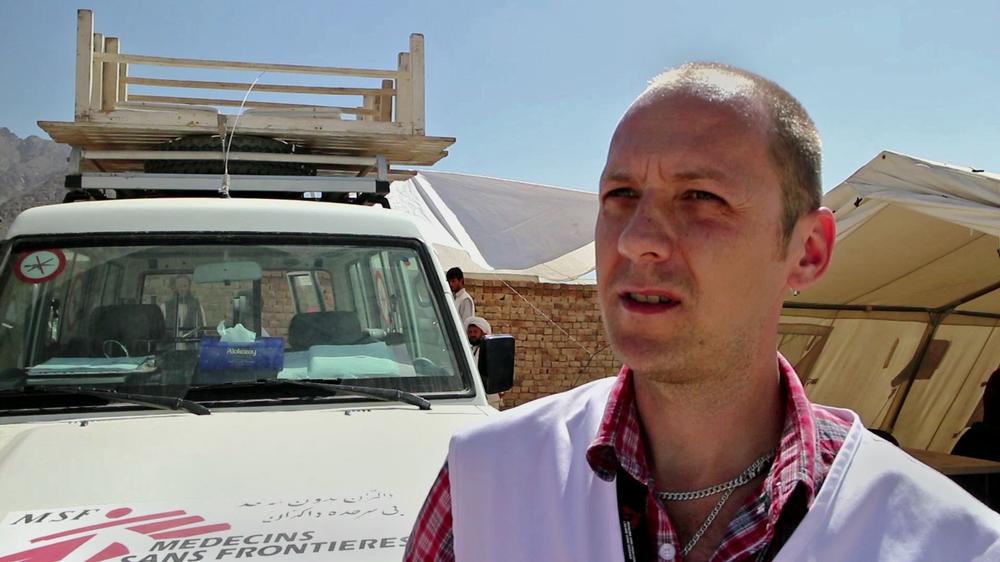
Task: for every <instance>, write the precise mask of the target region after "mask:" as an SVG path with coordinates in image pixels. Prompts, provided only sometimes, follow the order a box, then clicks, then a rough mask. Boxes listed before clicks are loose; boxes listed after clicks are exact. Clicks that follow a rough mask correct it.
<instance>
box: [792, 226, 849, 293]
mask: <svg viewBox="0 0 1000 562" xmlns="http://www.w3.org/2000/svg"><path fill="white" fill-rule="evenodd" d="M792 236H793V237H794V241H795V242H793V244H796V243H797V244H801V245H800V246H799V251H798V261H796V262H795V263H793V264H791V270H790V272H789V275H788V287H789V288H791V289H793V290H796V291H802V290H805V289H807V288H808V287H810V286H811V285H813V284H814V283H816V282H817V281H819V280H820V278H821V277H823V274H824V273H826V269H827V268H828V267H829V266H830V258H831V256H833V245H834V242H835V241H836V238H837V221H836V219H834V218H833V211H831V210H830V209H827V208H826V207H821V208H819V209H816V210H815V211H813V212H811V213H809V214H808V215H806V216H804V217H802V218H801V219H800V220H799V224H798V225H796V227H795V232H794V233H793V234H792Z"/></svg>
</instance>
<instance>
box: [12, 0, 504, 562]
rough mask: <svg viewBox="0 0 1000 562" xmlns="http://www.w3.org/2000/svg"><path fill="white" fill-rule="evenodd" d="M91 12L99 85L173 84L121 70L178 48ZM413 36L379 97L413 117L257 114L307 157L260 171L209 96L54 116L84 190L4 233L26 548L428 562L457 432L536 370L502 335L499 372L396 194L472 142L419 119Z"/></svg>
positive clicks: (140, 560) (86, 32)
mask: <svg viewBox="0 0 1000 562" xmlns="http://www.w3.org/2000/svg"><path fill="white" fill-rule="evenodd" d="M79 17H80V27H81V30H80V32H79V33H78V39H79V41H78V44H79V45H82V46H81V47H79V48H78V67H77V71H78V78H79V77H80V76H79V75H80V73H81V72H83V73H86V71H87V70H88V69H95V68H99V67H100V68H102V70H103V71H104V75H103V76H104V78H107V77H108V76H109V75H110V74H112V73H113V74H114V75H115V76H116V78H119V79H121V80H123V81H129V83H143V80H145V81H147V82H145V83H148V80H152V79H148V78H143V79H137V78H135V77H131V76H130V75H129V73H128V72H127V71H124V70H122V69H121V68H120V67H119V66H116V65H125V64H128V63H129V62H130V60H131V62H133V63H134V62H135V61H136V60H142V61H143V63H144V64H149V63H150V62H151V61H152V62H154V63H155V62H156V59H157V57H138V56H136V55H121V54H120V53H119V52H118V50H117V48H116V49H114V51H115V55H114V57H107V56H103V55H102V54H101V51H103V53H104V54H107V53H108V52H109V51H111V50H112V49H110V48H104V49H101V50H100V51H99V50H97V49H96V48H95V44H96V43H89V44H85V43H88V42H89V40H91V39H92V38H93V37H94V35H93V33H92V29H90V27H89V26H92V19H91V18H92V15H91V14H90V12H88V11H81V12H80V14H79ZM115 44H117V40H115ZM102 46H103V47H108V44H107V42H105V43H104V44H102ZM413 46H414V42H413V39H412V38H411V53H410V55H411V56H412V58H411V56H407V57H402V56H401V57H400V61H401V63H404V62H405V63H406V65H403V64H401V67H402V68H400V69H397V70H396V71H392V72H391V73H389V74H390V75H391V78H388V79H386V80H388V81H391V82H392V83H391V84H387V83H386V81H383V83H382V84H381V85H380V86H379V87H378V88H376V90H377V92H376V93H374V94H371V96H372V97H373V98H374V97H379V96H390V97H392V98H393V100H392V101H394V102H395V103H396V107H397V110H396V112H392V111H390V112H385V110H384V107H383V106H381V105H380V104H381V103H382V102H381V101H378V102H373V101H370V99H369V98H366V99H365V102H364V105H363V106H362V107H361V108H360V109H366V108H367V109H369V110H371V111H370V112H363V113H361V114H359V115H360V116H361V117H364V116H371V117H373V119H372V120H365V119H364V118H359V119H357V120H347V119H342V118H341V117H340V115H343V114H345V111H343V110H344V109H345V108H339V109H337V110H330V111H324V110H321V109H313V110H308V111H306V113H308V115H305V116H303V115H302V111H303V110H302V108H298V107H296V108H285V109H288V110H289V111H287V112H284V111H277V112H274V111H272V109H273V108H269V109H268V111H267V112H264V113H263V114H258V115H253V114H250V113H247V114H246V115H244V116H243V117H242V118H241V119H243V120H244V121H242V122H243V123H244V124H246V125H247V127H246V129H243V134H247V135H248V136H249V137H253V138H256V139H260V140H257V141H255V140H253V138H250V140H249V141H248V140H247V138H243V139H242V140H241V137H237V141H236V145H237V146H241V145H243V146H249V145H253V144H254V143H257V144H262V145H265V146H266V145H267V144H268V143H273V142H282V143H285V144H287V145H288V146H289V147H290V150H289V151H288V152H286V153H284V154H274V153H251V152H249V151H248V152H245V153H241V152H240V151H239V150H236V151H235V152H230V153H229V154H228V159H229V161H230V162H231V163H229V164H228V165H229V167H230V171H232V170H233V169H234V168H235V169H239V165H235V164H234V163H237V162H243V165H244V166H246V168H244V169H243V172H245V173H239V172H237V173H233V174H232V175H228V174H226V173H225V171H224V170H218V169H214V168H212V167H211V166H212V165H215V166H220V165H222V166H225V165H226V164H223V161H222V159H223V158H226V155H225V152H224V151H223V150H221V149H220V150H218V151H215V152H213V151H212V150H210V149H205V148H200V147H202V146H204V147H211V146H212V145H213V144H214V143H218V145H221V144H222V141H223V140H228V139H230V138H232V134H233V133H232V127H231V126H230V122H229V120H230V119H232V118H233V116H223V115H222V114H221V113H217V114H216V116H215V119H216V126H218V125H219V124H222V125H224V128H225V129H226V130H224V131H222V132H221V133H218V134H217V136H214V137H213V136H212V135H210V134H208V133H207V132H206V131H205V130H204V129H203V128H199V127H201V125H200V123H199V121H198V119H200V118H203V117H205V115H199V114H207V113H209V110H208V109H206V108H203V107H196V108H195V109H186V108H184V107H180V105H183V104H182V103H181V102H178V99H177V98H171V100H170V102H169V103H167V102H164V101H162V100H161V101H148V100H146V101H138V102H136V101H135V98H136V97H139V96H132V97H131V99H132V100H133V102H134V103H141V104H143V105H140V106H129V105H123V104H127V103H128V102H123V98H126V99H129V97H128V96H126V95H125V94H126V93H127V89H119V88H120V86H119V85H115V84H111V83H109V82H105V83H104V84H103V86H104V95H108V93H109V92H112V91H113V92H114V95H115V96H116V97H117V99H116V101H115V103H114V104H111V105H110V106H108V105H107V104H106V102H104V101H102V100H101V99H97V100H95V99H93V96H95V95H97V96H98V97H100V94H99V93H96V94H95V87H94V83H95V80H98V79H97V78H94V77H93V76H91V78H90V80H89V81H87V82H86V83H87V86H88V87H87V88H84V87H83V86H82V84H84V81H82V80H78V84H77V85H78V89H77V94H78V98H79V97H81V96H83V93H84V92H82V90H89V91H88V92H86V93H89V94H90V98H88V99H87V100H86V101H85V102H83V105H82V106H80V107H83V108H84V111H82V112H78V113H77V117H76V119H75V121H74V122H73V123H49V122H46V123H42V126H43V127H44V128H46V130H47V131H49V132H50V134H51V135H52V136H53V138H55V139H56V140H57V141H62V142H68V143H69V144H70V145H71V146H72V147H73V155H74V156H73V166H74V169H73V170H72V173H71V175H70V176H69V177H68V178H67V185H68V186H69V187H70V188H71V189H70V190H68V194H69V195H68V197H67V200H68V201H69V202H65V203H61V204H56V205H51V206H47V207H38V208H34V209H30V210H28V211H26V212H24V213H22V214H21V215H20V216H19V217H18V218H17V219H16V220H15V222H14V223H13V224H12V225H11V226H10V228H9V230H8V232H7V236H6V239H5V240H4V242H3V247H2V260H3V261H2V270H0V562H43V561H46V562H49V561H59V560H80V561H100V560H119V561H122V562H167V561H171V562H188V561H200V560H245V559H260V558H266V559H273V560H293V561H303V562H306V561H310V560H372V561H375V560H398V559H399V558H400V557H401V556H402V553H403V549H404V548H405V544H406V537H407V535H408V534H409V531H410V529H411V527H412V524H413V521H414V519H415V517H416V515H417V511H418V510H419V508H420V505H421V503H422V500H423V498H424V495H425V494H426V492H427V490H428V488H429V486H430V484H431V483H432V481H433V479H434V477H435V475H436V474H437V471H438V470H439V469H440V467H441V462H442V460H443V458H444V455H445V452H446V447H447V442H448V439H449V437H450V435H451V434H452V432H453V431H454V430H455V429H456V428H459V427H461V426H465V425H467V424H470V423H477V422H479V421H481V420H483V419H485V418H486V417H487V416H490V415H492V414H494V413H495V410H493V409H492V408H490V407H489V406H488V404H487V401H486V394H487V393H488V392H489V393H492V392H498V391H503V390H506V389H508V388H510V386H511V383H512V377H513V340H512V339H511V338H510V337H509V336H494V337H492V338H488V339H487V340H486V341H485V342H484V343H483V344H482V347H481V349H480V353H479V361H478V366H477V365H474V364H473V355H472V354H471V353H470V349H469V344H468V341H467V338H466V337H465V334H464V329H463V326H462V324H461V322H460V319H459V318H458V316H457V313H456V311H455V308H454V305H453V302H452V298H451V295H450V293H449V292H448V290H447V284H446V282H445V279H444V275H443V273H442V269H441V265H440V264H439V263H438V262H437V260H436V258H435V256H434V253H433V251H432V248H431V246H430V245H429V244H428V242H427V241H426V240H425V238H424V237H423V236H422V235H421V232H420V229H419V228H418V226H417V225H416V224H414V223H413V222H412V221H410V220H408V219H407V218H406V217H404V216H401V215H400V214H399V213H397V212H394V211H392V210H390V209H386V208H383V207H382V206H381V205H371V203H373V202H380V201H382V199H384V192H385V188H386V186H387V185H388V181H389V180H390V179H391V178H392V177H393V174H395V173H400V172H394V171H393V170H391V169H390V168H389V162H390V158H389V157H388V156H387V153H388V154H389V155H391V154H392V153H393V151H396V153H397V156H396V157H395V158H392V159H391V160H392V163H396V162H399V161H403V162H416V163H422V162H424V161H426V160H428V159H433V158H435V157H438V158H439V157H440V156H443V154H444V153H443V150H441V148H440V145H441V144H442V142H444V141H448V140H449V139H444V141H441V140H438V141H433V140H431V141H429V140H428V139H434V138H433V137H423V136H422V117H421V119H420V121H421V130H419V132H417V128H416V127H415V125H414V117H413V113H414V111H413V109H414V108H415V107H416V105H411V106H410V113H409V114H408V115H406V114H405V111H404V112H403V113H404V116H403V119H402V120H397V119H395V118H393V115H394V113H395V115H398V113H399V110H398V107H399V106H401V105H403V104H410V102H411V101H412V99H407V98H406V96H407V95H411V96H412V88H413V82H414V81H415V80H413V72H412V69H413V67H414V66H415V65H414V64H413V62H414V61H413V59H414V58H417V55H419V57H420V59H421V60H420V65H419V66H420V68H421V72H422V54H421V53H419V52H413V51H415V49H413V48H412V47H413ZM417 46H418V47H419V45H417ZM81 49H82V50H83V51H84V54H85V55H89V58H88V57H83V56H81V53H80V50H81ZM87 49H89V51H87ZM404 59H408V60H404ZM177 60H179V59H169V61H170V62H171V64H176V61H177ZM161 62H162V61H161ZM189 62H190V61H189ZM201 62H206V61H201ZM208 62H212V63H215V64H217V65H229V66H230V67H232V66H239V65H240V64H249V63H227V62H224V61H208ZM109 65H110V66H109ZM267 66H279V65H267ZM285 66H288V65H285ZM311 68H312V67H311ZM286 70H287V69H286ZM299 70H301V68H300V69H299ZM335 70H338V71H344V70H350V69H343V68H339V69H335ZM368 72H369V73H371V72H375V71H368ZM379 72H383V71H379ZM385 73H388V71H385ZM385 73H383V74H385ZM379 77H382V76H379ZM420 79H421V80H422V76H421V77H420ZM406 80H409V82H410V83H409V84H404V83H403V82H404V81H406ZM213 84H216V85H217V84H220V82H213ZM419 87H420V89H421V95H420V96H419V97H420V103H419V105H420V106H421V108H420V113H422V83H420V84H419ZM407 88H410V90H411V94H407V93H406V92H407ZM345 89H346V88H345ZM358 90H360V89H358ZM337 95H344V94H337ZM364 95H365V96H368V95H369V94H364ZM147 97H149V96H147ZM400 97H402V99H400ZM215 101H218V100H215ZM79 103H81V100H80V99H78V104H79ZM196 103H198V104H203V103H205V101H204V99H199V100H198V101H197V102H196ZM157 104H162V105H163V106H162V107H160V106H158V105H157ZM80 107H78V109H80ZM108 107H110V108H108ZM279 109H282V108H279ZM189 112H194V113H189ZM334 113H335V114H336V115H337V117H336V118H334V117H333V115H334ZM135 114H139V115H135ZM178 115H181V121H179V123H181V124H180V125H177V124H176V123H172V122H170V119H175V118H176V117H177V116H178ZM192 116H193V117H197V118H196V119H188V118H189V117H192ZM387 116H388V117H389V119H390V120H389V121H386V120H385V118H386V117H387ZM380 119H381V120H380ZM407 119H408V120H409V122H407V121H406V120H407ZM137 123H138V125H137ZM276 124H277V125H280V126H281V128H280V130H279V128H278V127H277V125H276ZM366 126H367V128H366ZM372 126H374V127H372ZM268 127H270V134H269V135H267V136H264V135H263V134H262V131H266V130H267V129H268ZM406 127H409V129H408V132H407V133H405V134H404V133H401V132H400V131H402V130H403V129H405V128H406ZM387 128H394V129H399V130H400V131H396V132H391V133H386V132H384V131H383V129H387ZM241 129H242V128H241ZM164 137H169V138H168V139H167V140H166V141H164ZM364 138H367V139H368V141H367V144H364V143H362V142H361V140H362V139H364ZM95 139H97V140H95ZM178 139H179V140H178ZM190 139H196V140H193V141H192V140H190ZM206 139H209V140H206ZM275 139H278V140H277V141H275ZM351 142H354V143H355V144H350V143H351ZM177 143H180V144H181V145H182V147H181V148H177ZM324 143H325V144H324ZM394 143H395V144H394ZM218 145H216V146H218ZM421 146H424V147H426V146H433V147H436V148H434V150H436V151H437V153H434V154H431V156H427V151H426V150H425V151H424V153H423V155H422V154H421V153H420V150H421V149H420V147H421ZM330 147H333V148H330ZM344 147H348V148H347V149H345V148H344ZM351 147H353V148H351ZM401 147H402V148H401ZM415 147H416V148H415ZM192 148H193V149H192ZM300 148H305V149H307V150H308V152H309V154H302V153H301V152H296V151H297V150H299V149H300ZM404 149H405V150H404ZM406 150H409V151H410V154H409V156H406V155H405V154H404V152H405V151H406ZM151 153H152V154H151ZM168 153H169V154H168ZM151 163H154V164H151ZM254 166H256V167H257V168H258V169H259V170H262V172H261V173H265V174H267V173H270V174H274V175H269V176H266V177H264V176H261V175H259V174H254V173H252V170H251V168H252V167H254ZM268 166H272V167H273V168H272V169H270V171H269V170H268ZM171 167H172V169H171ZM192 168H193V169H195V171H196V172H197V173H189V170H191V169H192ZM295 168H304V169H306V172H305V174H309V175H303V174H302V173H299V172H297V171H296V170H295ZM274 169H278V170H280V171H281V172H283V173H275V172H274ZM220 171H221V172H222V173H218V172H220ZM289 171H292V172H293V173H291V174H290V173H288V172H289ZM345 171H346V172H347V173H348V174H350V176H347V175H345ZM362 172H363V173H362ZM403 173H405V172H403ZM311 174H315V175H311ZM220 187H221V188H223V193H222V194H221V195H220V194H219V190H220ZM226 192H228V193H226ZM177 195H188V196H189V197H179V196H177ZM247 195H250V196H247ZM268 196H271V197H268ZM332 201H341V202H332ZM344 201H348V202H353V203H360V204H347V203H345V202H344ZM365 203H368V204H365ZM477 367H478V368H477ZM480 374H481V376H480Z"/></svg>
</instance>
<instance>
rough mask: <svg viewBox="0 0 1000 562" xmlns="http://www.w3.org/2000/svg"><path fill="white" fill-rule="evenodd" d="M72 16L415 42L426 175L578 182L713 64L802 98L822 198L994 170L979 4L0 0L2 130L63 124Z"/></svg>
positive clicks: (361, 57)
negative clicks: (448, 141) (418, 38)
mask: <svg viewBox="0 0 1000 562" xmlns="http://www.w3.org/2000/svg"><path fill="white" fill-rule="evenodd" d="M81 7H85V8H91V9H93V10H94V16H95V28H96V30H97V31H99V32H104V33H105V34H108V35H115V36H118V37H120V38H121V40H122V45H123V50H124V51H125V52H129V53H134V54H147V55H161V56H175V57H190V58H216V59H231V60H251V61H260V62H279V63H296V64H314V65H329V66H363V67H372V68H392V67H393V66H394V64H395V55H396V53H397V52H399V51H403V50H406V48H407V37H408V35H409V33H411V32H420V33H423V34H424V35H425V37H426V51H427V57H426V64H427V71H426V81H427V129H428V134H432V135H440V136H453V137H457V139H458V142H457V143H456V144H455V146H454V147H453V148H452V149H451V155H450V156H449V157H448V158H446V159H444V160H443V161H442V162H440V163H439V164H438V165H437V166H436V167H435V169H438V170H445V171H458V172H467V173H474V174H481V175H487V176H495V177H502V178H509V179H518V180H525V181H532V182H538V183H546V184H552V185H562V186H567V187H575V188H580V189H588V190H593V189H595V186H596V183H597V177H598V175H599V174H600V170H601V167H602V166H603V163H604V157H605V153H606V150H607V143H608V140H609V138H610V135H611V132H612V130H613V129H614V126H615V123H616V121H617V119H618V117H619V116H620V114H621V112H622V111H623V110H624V108H625V107H626V106H627V105H628V104H629V102H630V101H631V100H632V99H633V98H634V97H635V95H637V94H638V93H639V92H640V91H641V90H642V88H643V86H644V84H645V83H646V81H647V80H648V79H649V78H651V77H652V76H653V75H655V74H657V73H658V72H659V71H661V70H662V69H664V68H666V67H669V66H673V65H676V64H679V63H682V62H685V61H690V60H717V61H721V62H725V63H729V64H734V65H736V66H741V67H744V68H747V69H749V70H752V71H755V72H758V73H761V74H763V75H764V76H767V77H769V78H771V79H773V80H775V81H776V82H778V83H779V84H781V85H782V86H784V87H785V88H786V89H788V90H789V91H790V92H791V93H792V94H794V95H795V96H796V97H798V98H799V99H800V100H801V101H802V102H803V103H804V105H805V106H806V108H807V109H808V110H809V112H810V113H811V115H812V116H813V119H814V120H815V121H816V123H817V126H818V127H819V130H820V133H821V135H822V137H823V141H824V174H823V177H824V188H825V189H830V188H832V187H834V186H836V184H837V183H839V182H840V181H841V180H843V179H844V178H846V177H847V176H848V175H850V174H851V173H852V172H853V171H854V170H855V169H857V168H858V167H860V166H862V165H863V164H864V163H865V162H867V161H868V160H870V159H871V158H873V157H874V156H875V155H876V154H877V153H878V152H879V151H880V150H883V149H891V150H896V151H900V152H904V153H908V154H912V155H915V156H920V157H924V158H928V159H932V160H938V161H943V162H948V163H952V164H957V165H967V166H974V167H977V168H985V169H987V170H991V171H1000V112H998V111H997V109H998V100H1000V72H997V71H996V63H997V61H998V60H1000V41H997V40H996V29H997V28H998V24H1000V2H996V1H995V0H970V1H963V2H943V1H940V0H938V1H934V2H931V1H924V0H920V1H897V2H893V3H891V4H890V3H879V2H862V1H853V0H845V1H842V2H836V3H820V2H802V1H797V2H791V1H788V2H784V1H767V0H761V1H757V2H716V1H711V0H706V1H700V2H674V1H659V2H652V1H651V2H608V1H603V2H583V1H576V2H572V1H552V2H542V1H539V2H508V1H501V0H494V1H492V2H470V1H464V2H458V1H456V2H431V1H427V2H418V1H399V2H386V1H377V0H376V1H368V2H341V1H333V0H329V1H324V2H319V1H314V2H305V1H294V0H281V1H277V0H271V1H258V0H253V1H242V2H235V1H208V0H177V1H169V2H168V1H160V2H147V1H138V0H130V1H113V0H90V1H86V2H79V1H55V0H34V1H29V0H0V53H2V55H0V76H2V77H3V78H4V82H5V84H4V86H3V87H2V88H0V126H6V127H8V128H10V129H11V130H13V131H14V132H15V133H17V134H18V135H20V136H26V135H29V134H38V135H44V133H43V132H42V131H41V130H40V129H38V128H37V126H36V125H35V122H36V121H38V120H71V119H72V110H73V108H72V105H73V101H72V100H73V90H72V88H73V86H72V84H73V77H74V74H73V72H74V70H73V64H74V48H75V47H74V29H75V25H76V16H75V13H76V8H81ZM249 78H250V80H252V78H253V76H250V77H249ZM267 79H268V77H265V78H263V79H262V81H267ZM213 94H214V93H213Z"/></svg>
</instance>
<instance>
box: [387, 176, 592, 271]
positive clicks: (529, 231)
mask: <svg viewBox="0 0 1000 562" xmlns="http://www.w3.org/2000/svg"><path fill="white" fill-rule="evenodd" d="M389 204H390V205H391V206H392V208H393V209H394V210H398V211H401V212H404V213H407V214H409V215H411V216H414V217H416V218H417V219H419V222H420V223H421V224H422V227H423V228H424V232H425V234H426V235H427V236H428V237H429V238H430V239H431V241H432V242H433V243H434V246H435V250H436V251H437V254H438V259H440V260H441V263H442V265H444V266H445V267H451V266H459V267H461V268H462V269H463V270H464V271H466V272H472V273H476V272H480V273H482V272H495V273H502V274H507V275H528V276H533V277H536V278H538V279H540V280H543V281H553V282H572V281H575V280H576V279H577V278H579V277H580V276H582V275H585V274H587V273H588V272H590V271H593V269H594V222H595V220H596V219H597V194H596V193H591V192H585V191H575V190H571V189H565V188H559V187H551V186H546V185H537V184H530V183H524V182H518V181H511V180H501V179H494V178H487V177H482V176H472V175H467V174H454V173H445V172H421V173H419V174H417V175H416V176H414V177H413V178H411V179H409V180H406V181H397V182H393V184H392V186H391V188H390V192H389Z"/></svg>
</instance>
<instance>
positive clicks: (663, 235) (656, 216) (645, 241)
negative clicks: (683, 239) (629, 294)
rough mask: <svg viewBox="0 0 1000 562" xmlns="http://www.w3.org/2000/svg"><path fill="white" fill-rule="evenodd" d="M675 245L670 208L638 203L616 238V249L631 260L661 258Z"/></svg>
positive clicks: (668, 254) (663, 258) (670, 252)
mask: <svg viewBox="0 0 1000 562" xmlns="http://www.w3.org/2000/svg"><path fill="white" fill-rule="evenodd" d="M675 244H676V236H675V228H674V226H673V224H672V220H671V218H670V210H669V209H667V208H665V207H658V206H656V205H653V204H651V203H648V202H641V203H640V204H639V205H638V206H637V207H636V211H635V213H634V214H633V215H632V216H631V218H630V219H629V221H628V223H626V225H625V228H624V229H622V232H621V235H620V236H619V238H618V251H619V253H621V255H623V256H625V257H626V258H628V259H629V260H631V261H634V262H641V261H662V260H666V259H668V258H669V257H670V255H671V254H672V253H673V251H674V247H675Z"/></svg>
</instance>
